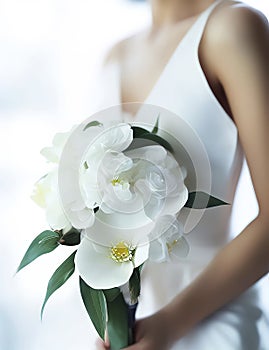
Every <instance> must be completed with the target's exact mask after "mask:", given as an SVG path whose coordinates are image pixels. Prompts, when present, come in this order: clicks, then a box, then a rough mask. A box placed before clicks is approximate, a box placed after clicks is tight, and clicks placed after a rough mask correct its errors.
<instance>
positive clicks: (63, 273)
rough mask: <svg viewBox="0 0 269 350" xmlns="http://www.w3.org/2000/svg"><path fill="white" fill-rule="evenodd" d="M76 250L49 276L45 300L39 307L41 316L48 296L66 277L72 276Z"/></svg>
mask: <svg viewBox="0 0 269 350" xmlns="http://www.w3.org/2000/svg"><path fill="white" fill-rule="evenodd" d="M75 255H76V251H75V252H73V253H72V254H71V255H70V256H69V257H68V258H67V259H66V260H65V261H64V262H63V263H62V264H61V265H60V266H59V267H58V268H57V269H56V270H55V272H54V273H53V275H52V276H51V278H50V280H49V283H48V287H47V293H46V296H45V300H44V302H43V305H42V308H41V318H42V316H43V311H44V307H45V305H46V303H47V301H48V299H49V298H50V296H51V295H52V294H53V293H54V292H55V291H56V290H57V289H59V288H60V287H61V286H62V285H63V284H64V283H65V282H66V281H67V280H68V279H69V277H71V276H72V274H73V273H74V271H75V263H74V259H75Z"/></svg>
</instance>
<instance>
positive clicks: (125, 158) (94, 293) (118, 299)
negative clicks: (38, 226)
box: [18, 117, 226, 350]
mask: <svg viewBox="0 0 269 350" xmlns="http://www.w3.org/2000/svg"><path fill="white" fill-rule="evenodd" d="M158 123H159V117H157V119H156V123H155V126H154V127H153V128H151V130H148V129H146V128H143V127H139V126H132V125H131V124H128V123H112V124H111V123H107V125H105V123H101V122H100V121H98V120H94V121H91V122H89V123H84V124H81V125H79V126H77V127H74V128H73V129H72V130H71V131H70V132H68V133H62V134H56V136H55V137H54V140H53V147H49V148H44V149H43V150H42V151H41V153H42V155H43V156H45V157H46V158H47V160H48V161H49V162H50V163H51V164H52V169H51V171H50V172H49V173H48V174H46V175H45V176H43V177H42V178H41V179H40V180H39V181H38V182H37V183H36V185H35V191H34V194H33V196H32V198H33V199H34V201H35V202H36V203H37V204H38V205H40V206H41V207H43V208H44V209H45V210H46V216H47V221H48V224H49V226H50V229H49V230H46V231H44V232H42V233H41V234H39V235H38V236H37V237H36V238H35V239H34V241H33V242H32V243H31V245H30V246H29V248H28V250H27V251H26V253H25V255H24V257H23V259H22V261H21V263H20V265H19V268H18V271H19V270H21V269H22V268H23V267H25V266H26V265H28V264H29V263H31V262H32V261H33V260H35V259H36V258H37V257H39V256H40V255H42V254H46V253H49V252H51V251H53V250H54V249H55V248H57V247H59V246H64V245H69V246H73V245H78V248H77V250H75V251H74V252H73V253H72V254H71V255H70V256H69V257H68V258H67V259H66V260H65V261H64V262H63V263H62V264H61V265H60V266H59V267H58V268H57V269H56V271H55V272H54V273H53V275H52V277H51V279H50V281H49V283H48V287H47V293H46V296H45V300H44V303H43V306H42V309H41V315H42V314H43V310H44V306H45V304H46V302H47V301H48V299H49V298H50V296H51V295H52V294H53V293H54V292H55V291H56V290H57V289H58V288H60V287H61V286H62V285H63V284H64V283H65V282H66V281H67V280H68V278H69V277H70V276H71V275H72V274H73V273H74V270H75V266H76V268H77V270H78V273H79V275H80V291H81V296H82V299H83V302H84V305H85V307H86V310H87V312H88V314H89V316H90V318H91V320H92V322H93V324H94V326H95V329H96V331H97V332H98V334H99V335H100V337H101V338H103V339H104V334H105V330H106V329H107V330H108V335H109V339H110V346H111V349H112V350H115V349H117V350H118V349H120V348H123V347H126V346H127V345H130V344H132V343H133V341H134V339H133V328H134V320H135V310H136V306H137V303H138V298H139V295H140V274H141V270H142V267H143V265H144V264H145V263H146V262H147V261H148V260H151V261H155V262H160V263H161V262H163V261H169V260H172V261H174V260H177V259H181V258H182V257H185V256H187V254H188V252H189V245H188V242H187V239H186V237H185V236H184V232H183V225H182V224H181V223H180V222H179V221H178V219H177V215H178V213H179V212H180V210H181V209H182V208H183V207H189V208H198V209H200V208H205V207H209V206H217V205H223V204H226V203H225V202H223V201H221V200H219V199H217V198H215V197H213V196H210V195H209V194H207V193H205V192H189V191H188V189H187V187H186V186H185V184H184V180H185V178H186V175H187V174H186V169H185V168H184V167H183V165H179V164H178V162H177V161H176V160H175V158H174V156H173V148H172V147H171V145H170V144H169V143H168V142H167V141H166V140H165V139H164V138H163V137H161V136H159V135H158V131H159V128H158Z"/></svg>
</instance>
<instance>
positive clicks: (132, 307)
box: [128, 303, 138, 345]
mask: <svg viewBox="0 0 269 350" xmlns="http://www.w3.org/2000/svg"><path fill="white" fill-rule="evenodd" d="M137 305H138V303H135V304H128V332H129V334H128V345H133V344H134V343H135V314H136V309H137Z"/></svg>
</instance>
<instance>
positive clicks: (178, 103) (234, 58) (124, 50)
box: [101, 0, 269, 350]
mask: <svg viewBox="0 0 269 350" xmlns="http://www.w3.org/2000/svg"><path fill="white" fill-rule="evenodd" d="M150 5H151V11H152V25H151V27H150V28H149V29H148V30H145V31H143V32H141V33H139V34H137V35H135V36H133V37H130V38H128V39H126V40H123V41H122V42H120V43H119V44H117V45H116V46H115V47H114V48H113V49H112V50H111V51H110V53H109V54H108V57H107V59H106V62H105V67H109V66H115V65H116V66H118V67H119V69H120V74H119V76H118V81H117V84H118V88H119V97H118V101H114V102H117V103H126V104H124V105H123V106H124V108H125V109H126V112H128V113H129V114H130V115H133V116H135V115H137V110H136V108H137V104H135V103H134V104H132V103H131V104H127V102H128V103H129V102H141V103H144V102H145V103H150V104H155V105H160V106H162V107H164V108H167V109H169V110H171V111H173V112H175V113H176V114H178V115H180V116H181V118H183V119H185V120H186V121H187V122H188V123H189V124H190V125H191V126H192V127H193V128H194V130H195V131H196V132H197V134H198V135H199V137H200V139H201V140H202V142H203V143H204V146H205V149H206V150H207V153H208V158H209V161H210V164H211V168H212V169H211V170H212V189H213V195H214V194H215V195H216V196H217V197H221V198H224V199H226V200H227V201H228V202H229V203H233V201H234V195H235V190H236V187H237V184H238V178H239V175H240V171H241V168H242V159H243V157H245V159H246V161H247V165H248V168H249V170H250V174H251V180H252V183H253V187H254V190H255V195H256V198H257V203H258V213H257V215H256V216H255V217H252V218H250V220H249V221H248V222H247V223H246V225H245V227H244V228H243V230H241V232H232V230H233V227H232V225H230V219H231V213H232V211H233V212H234V211H235V210H237V212H238V213H239V212H240V204H239V205H238V206H237V207H236V208H235V206H234V205H233V206H232V210H230V209H227V208H225V207H219V208H212V209H208V211H206V213H205V215H204V217H203V218H202V220H201V221H200V222H199V224H198V225H197V226H196V227H195V228H194V229H193V230H192V231H191V232H190V233H189V241H190V246H191V249H193V253H192V251H191V253H190V256H189V257H188V259H187V260H186V261H185V262H182V263H180V264H161V265H160V264H157V265H158V266H157V265H156V266H154V265H153V264H152V265H149V266H148V267H147V268H146V270H145V275H146V276H145V283H146V287H145V291H144V290H143V289H142V298H141V303H140V310H141V312H140V317H141V316H142V317H141V318H140V319H139V320H138V321H137V324H136V344H135V345H132V346H130V347H128V350H142V349H143V350H168V349H175V350H181V349H184V350H216V349H218V350H268V349H269V336H268V332H269V330H268V329H267V332H266V333H267V335H266V334H264V332H262V331H261V328H260V324H261V322H262V320H263V321H264V319H265V315H264V310H263V308H262V307H261V306H260V305H259V302H258V296H257V295H258V291H259V283H258V282H257V281H258V280H259V279H261V278H262V277H263V276H265V275H266V274H267V273H268V271H269V181H268V178H269V162H268V154H269V137H268V135H269V105H268V103H269V90H268V88H269V75H268V69H269V65H268V62H269V30H268V22H267V20H266V18H265V17H264V16H263V15H262V14H261V13H260V12H258V11H256V10H254V9H252V8H250V7H249V6H247V5H246V4H244V3H242V2H238V1H232V0H222V1H214V0H151V1H150ZM175 128H176V126H175ZM235 215H236V214H235ZM232 234H234V235H235V236H236V237H235V238H233V239H232V238H231V235H232ZM208 252H210V253H209V254H208ZM160 280H161V281H160ZM142 288H143V286H142ZM143 293H144V295H145V296H143ZM147 293H149V295H148V296H147ZM143 298H144V299H143ZM152 300H154V303H155V304H154V303H153V302H152ZM150 302H152V306H149V303H150ZM153 304H154V305H153ZM144 308H145V309H146V308H148V309H150V310H149V312H148V313H147V314H146V313H145V312H144V313H143V310H144ZM101 347H102V348H109V344H108V342H106V343H104V344H102V345H101ZM126 349H127V348H126Z"/></svg>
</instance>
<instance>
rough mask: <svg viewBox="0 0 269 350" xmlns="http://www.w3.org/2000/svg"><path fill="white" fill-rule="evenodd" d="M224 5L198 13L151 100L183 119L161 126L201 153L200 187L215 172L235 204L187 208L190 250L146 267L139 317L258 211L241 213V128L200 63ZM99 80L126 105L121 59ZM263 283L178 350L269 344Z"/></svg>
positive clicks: (103, 92) (103, 91)
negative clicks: (208, 29) (205, 38)
mask: <svg viewBox="0 0 269 350" xmlns="http://www.w3.org/2000/svg"><path fill="white" fill-rule="evenodd" d="M219 3H220V1H216V2H215V3H214V4H213V5H211V6H210V7H209V8H207V9H206V10H205V11H204V12H203V13H202V14H201V15H200V16H199V17H198V19H197V20H196V21H195V23H194V24H193V26H192V27H191V28H190V30H189V31H188V32H187V34H186V35H185V36H184V38H183V39H182V41H181V42H180V44H179V45H178V46H177V48H176V50H175V51H174V53H173V54H172V56H171V58H170V60H169V61H168V63H167V64H166V66H165V68H164V70H163V72H162V73H161V75H160V77H159V79H158V81H157V82H156V84H155V85H154V87H153V89H152V90H151V92H150V94H149V96H148V97H147V99H146V101H144V103H146V104H149V105H155V106H160V107H162V108H165V109H167V110H169V111H171V112H172V113H174V114H175V115H178V116H179V118H178V119H177V118H176V117H171V118H169V116H167V118H163V119H162V118H160V127H161V128H163V129H165V130H167V131H168V132H169V134H171V135H173V136H174V137H175V138H177V139H178V140H180V141H182V138H184V147H187V148H189V150H190V153H191V157H194V158H195V157H196V158H197V159H196V160H194V163H195V162H196V165H195V169H196V171H197V176H198V178H199V177H200V186H199V188H198V189H200V190H204V189H205V187H208V181H209V178H210V175H211V188H210V193H211V194H212V195H214V196H216V197H218V198H222V199H223V200H225V201H226V202H228V203H231V204H232V205H230V206H221V207H216V208H210V209H207V210H206V211H205V212H203V215H202V217H200V216H201V215H200V213H198V212H199V211H193V210H192V213H190V212H191V211H190V210H187V209H184V210H183V213H181V215H182V218H183V220H184V218H185V220H186V218H188V220H187V221H186V222H187V224H186V226H185V228H186V231H188V233H187V236H186V237H187V239H188V242H189V244H190V248H191V249H190V254H189V255H188V257H187V258H185V259H182V261H181V262H180V263H162V264H154V263H149V264H147V266H146V267H145V270H144V271H143V281H142V296H141V298H140V304H139V308H138V317H142V316H146V315H149V314H151V313H153V312H154V311H156V310H158V309H159V308H161V307H162V306H163V305H165V304H166V303H168V302H169V301H170V300H171V299H172V298H173V297H174V296H175V295H177V294H178V293H179V292H180V291H181V290H182V289H183V288H184V287H186V286H187V285H188V284H189V283H190V282H191V281H192V280H193V279H194V278H195V277H196V276H197V275H198V274H199V273H200V272H201V271H202V270H203V269H204V268H205V267H206V265H207V264H208V263H209V262H210V260H212V258H213V257H214V256H215V255H216V254H217V252H218V251H219V250H220V249H221V248H222V247H223V246H224V245H225V244H226V243H227V242H229V241H230V240H231V239H232V238H233V237H234V236H236V235H237V234H238V233H239V232H240V231H241V230H242V229H243V228H244V227H245V226H246V225H247V224H248V223H249V222H250V221H251V220H253V219H254V218H255V216H256V214H257V211H256V207H255V205H254V206H252V207H251V208H250V210H249V211H248V212H246V213H245V216H243V217H242V213H241V212H242V210H245V209H246V206H244V203H243V202H242V199H241V200H240V198H239V199H236V198H237V197H236V196H235V194H236V189H237V187H238V179H239V176H240V173H241V170H242V164H243V161H244V155H243V152H242V149H241V145H240V143H239V139H238V133H237V128H236V125H235V124H234V123H233V121H232V120H231V118H230V117H229V115H227V113H226V112H225V111H224V109H223V108H222V106H221V105H220V103H219V102H218V100H217V99H216V97H215V96H214V94H213V93H212V91H211V89H210V87H209V85H208V82H207V80H206V77H205V75H204V73H203V70H202V68H201V66H200V63H199V57H198V46H199V43H200V40H201V36H202V34H203V31H204V28H205V25H206V23H207V20H208V18H209V16H210V14H211V13H212V11H213V10H214V8H215V7H216V6H218V4H219ZM99 84H100V87H101V88H100V95H99V98H100V96H101V97H102V102H100V103H99V108H101V107H108V106H112V105H116V104H120V70H119V66H118V65H116V64H109V65H107V66H106V68H105V69H104V71H103V75H102V79H101V78H100V79H99ZM168 114H169V113H168ZM145 118H147V120H145ZM155 119H156V115H155V116H154V115H150V113H149V114H147V113H144V107H143V105H142V106H141V108H140V109H139V111H138V112H137V114H136V115H135V118H134V117H133V116H130V115H128V114H125V117H124V120H125V121H128V122H131V121H135V122H137V123H138V124H139V123H142V122H150V123H152V124H154V121H155ZM184 123H185V124H186V125H187V126H189V128H190V129H191V130H193V132H194V134H196V136H197V139H199V141H200V142H201V144H202V145H203V147H204V149H203V152H206V154H207V157H208V161H209V166H210V173H208V168H204V162H201V159H200V157H203V154H204V153H203V154H202V153H200V151H201V150H200V148H199V149H198V148H197V149H195V147H194V148H193V145H192V143H193V139H192V138H191V137H189V139H188V138H187V137H186V134H184V132H183V131H182V130H183V129H184V125H183V124H184ZM186 125H185V127H186ZM181 126H182V128H181ZM199 162H200V163H199ZM199 164H200V165H199ZM199 167H200V168H199ZM204 172H205V174H204ZM245 176H246V175H245ZM245 186H247V185H245ZM244 191H249V193H250V195H249V198H248V200H250V201H253V202H254V203H255V200H256V199H255V196H254V195H253V190H252V187H251V184H250V185H249V186H248V187H247V188H244ZM239 192H240V191H239ZM241 195H242V191H241ZM238 196H239V195H238ZM239 197H240V196H239ZM238 220H240V223H239V224H238ZM263 282H264V281H260V282H258V283H257V284H256V285H254V286H253V287H251V288H250V289H249V290H247V291H246V292H245V293H243V294H242V295H241V296H240V297H239V298H237V299H236V300H234V301H233V302H232V303H229V304H228V305H226V306H225V307H223V308H222V309H220V310H219V311H217V312H215V313H214V314H213V315H212V316H210V317H208V318H207V319H206V320H204V321H203V322H201V323H200V324H199V325H197V326H196V327H195V328H194V329H193V330H192V331H191V332H190V333H189V334H188V335H186V336H185V337H184V338H183V339H181V340H180V341H178V343H177V344H176V345H175V346H174V347H173V350H269V327H268V324H266V317H265V313H264V310H263V305H262V302H261V300H260V293H259V291H260V285H261V284H262V283H263ZM268 292H269V291H268ZM267 327H268V328H267ZM156 350H158V349H156Z"/></svg>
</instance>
